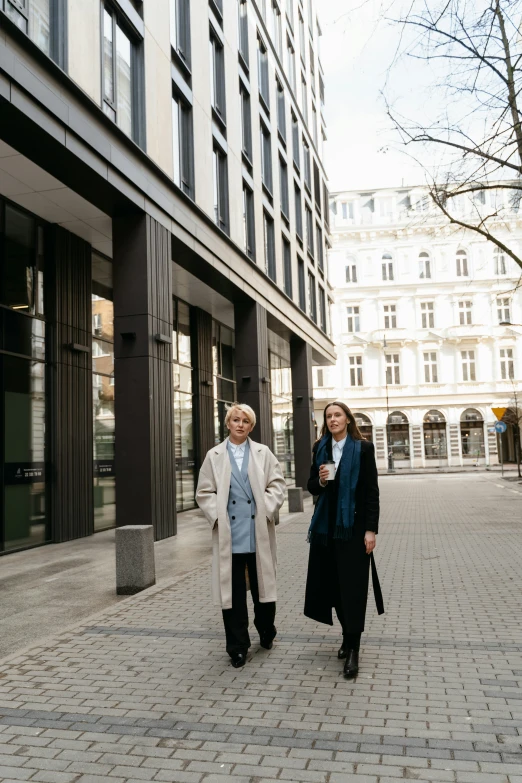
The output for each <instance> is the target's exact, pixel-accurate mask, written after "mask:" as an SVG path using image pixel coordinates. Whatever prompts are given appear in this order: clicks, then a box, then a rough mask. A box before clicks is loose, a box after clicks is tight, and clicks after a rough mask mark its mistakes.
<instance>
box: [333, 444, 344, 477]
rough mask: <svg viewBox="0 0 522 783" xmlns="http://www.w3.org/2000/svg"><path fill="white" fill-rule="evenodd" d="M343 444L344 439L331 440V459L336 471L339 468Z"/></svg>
mask: <svg viewBox="0 0 522 783" xmlns="http://www.w3.org/2000/svg"><path fill="white" fill-rule="evenodd" d="M345 443H346V438H343V439H342V440H333V445H332V459H333V461H334V462H335V469H336V470H337V468H338V467H339V462H340V461H341V457H342V456H343V449H344V444H345Z"/></svg>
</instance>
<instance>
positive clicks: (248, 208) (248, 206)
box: [243, 183, 256, 259]
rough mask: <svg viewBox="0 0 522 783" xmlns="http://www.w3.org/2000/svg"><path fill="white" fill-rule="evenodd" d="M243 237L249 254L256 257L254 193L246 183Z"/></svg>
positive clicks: (244, 186)
mask: <svg viewBox="0 0 522 783" xmlns="http://www.w3.org/2000/svg"><path fill="white" fill-rule="evenodd" d="M243 238H244V243H245V245H244V247H245V252H246V254H247V256H249V257H250V258H252V259H255V257H256V240H255V227H254V194H253V192H252V191H251V189H250V188H249V187H248V185H246V184H245V183H243Z"/></svg>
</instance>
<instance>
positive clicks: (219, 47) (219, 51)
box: [209, 25, 227, 128]
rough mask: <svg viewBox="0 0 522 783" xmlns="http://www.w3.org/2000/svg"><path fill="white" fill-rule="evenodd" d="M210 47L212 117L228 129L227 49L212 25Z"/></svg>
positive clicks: (210, 28)
mask: <svg viewBox="0 0 522 783" xmlns="http://www.w3.org/2000/svg"><path fill="white" fill-rule="evenodd" d="M209 46H210V49H211V52H210V57H211V61H210V84H211V91H210V105H211V109H212V116H213V117H214V118H215V119H217V121H218V122H219V124H220V125H221V126H222V127H223V128H226V124H227V106H226V103H227V101H226V79H225V47H224V45H223V42H222V40H221V38H220V36H219V34H218V33H217V32H216V31H215V30H214V28H213V27H212V25H209Z"/></svg>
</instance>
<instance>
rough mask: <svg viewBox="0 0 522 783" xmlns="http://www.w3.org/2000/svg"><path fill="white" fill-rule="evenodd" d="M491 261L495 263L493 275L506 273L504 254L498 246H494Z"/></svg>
mask: <svg viewBox="0 0 522 783" xmlns="http://www.w3.org/2000/svg"><path fill="white" fill-rule="evenodd" d="M493 261H494V265H495V275H496V276H497V277H498V276H499V275H505V274H506V256H505V255H504V253H503V252H502V250H501V249H500V248H499V247H496V248H495V252H494V253H493Z"/></svg>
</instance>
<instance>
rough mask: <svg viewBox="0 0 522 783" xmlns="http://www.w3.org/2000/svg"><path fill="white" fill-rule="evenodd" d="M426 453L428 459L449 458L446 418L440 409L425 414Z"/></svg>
mask: <svg viewBox="0 0 522 783" xmlns="http://www.w3.org/2000/svg"><path fill="white" fill-rule="evenodd" d="M423 431H424V454H425V456H426V459H447V456H448V445H447V437H446V418H445V416H444V414H442V413H441V412H440V411H436V410H431V411H428V412H427V413H426V414H425V416H424V424H423Z"/></svg>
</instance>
